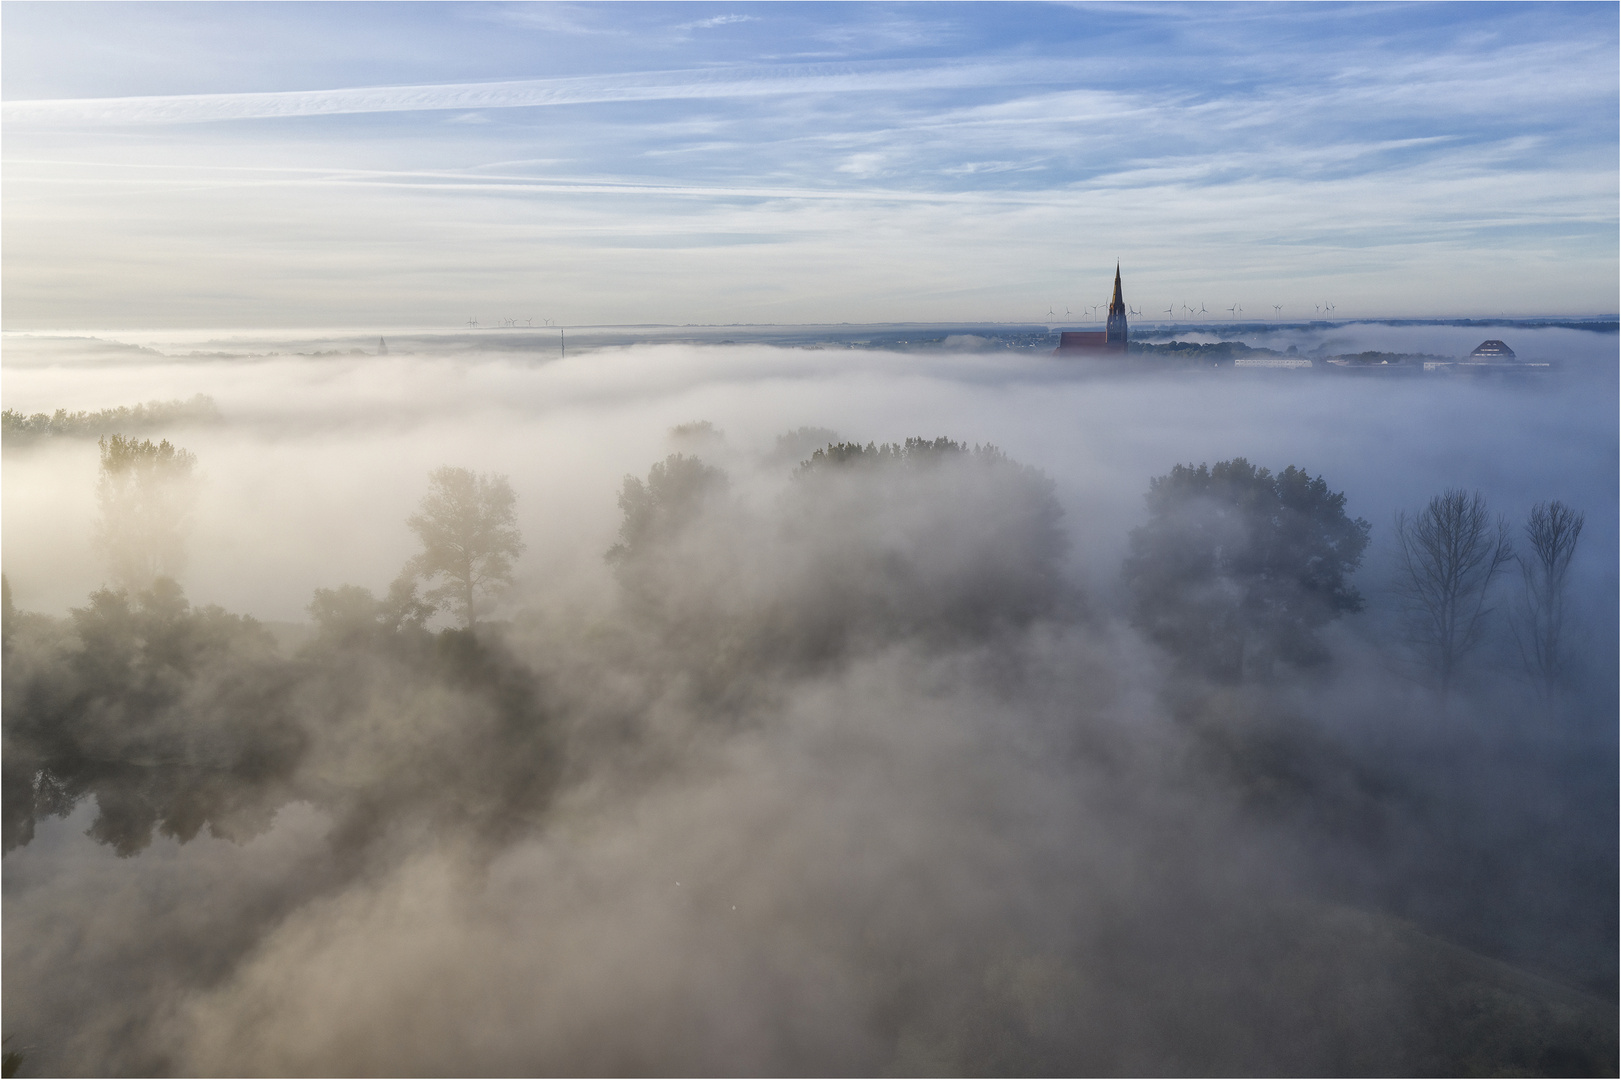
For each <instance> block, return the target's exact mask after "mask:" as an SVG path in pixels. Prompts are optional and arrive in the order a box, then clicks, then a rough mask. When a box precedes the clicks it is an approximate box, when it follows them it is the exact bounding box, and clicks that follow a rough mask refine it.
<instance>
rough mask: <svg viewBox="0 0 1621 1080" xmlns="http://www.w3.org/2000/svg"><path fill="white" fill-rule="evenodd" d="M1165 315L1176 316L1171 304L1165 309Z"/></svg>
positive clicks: (1173, 306)
mask: <svg viewBox="0 0 1621 1080" xmlns="http://www.w3.org/2000/svg"><path fill="white" fill-rule="evenodd" d="M1165 314H1167V315H1173V316H1174V315H1175V314H1176V305H1175V304H1172V305H1171V306H1170V307H1168V308H1166V309H1165Z"/></svg>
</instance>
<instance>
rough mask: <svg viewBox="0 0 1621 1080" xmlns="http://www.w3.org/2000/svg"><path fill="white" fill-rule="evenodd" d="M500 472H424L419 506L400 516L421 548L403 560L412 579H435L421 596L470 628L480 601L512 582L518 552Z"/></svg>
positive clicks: (511, 501)
mask: <svg viewBox="0 0 1621 1080" xmlns="http://www.w3.org/2000/svg"><path fill="white" fill-rule="evenodd" d="M517 501H518V497H517V495H515V494H514V493H513V491H512V485H511V484H510V483H509V482H508V481H507V478H506V477H505V476H489V475H485V474H483V473H475V472H472V471H470V470H468V469H458V468H454V467H452V466H449V465H447V466H445V467H443V468H440V469H435V470H434V471H433V472H432V473H430V474H429V475H428V494H427V495H426V496H424V497H423V499H422V508H421V510H419V511H418V512H417V513H415V514H412V515H411V517H410V518H408V519H407V520H406V524H407V525H409V526H410V527H411V530H412V531H413V532H415V533H416V534H417V536H418V538H420V539H421V541H422V552H421V554H419V555H417V556H416V557H415V558H414V559H412V560H411V561H410V562H409V563H408V564H406V568H405V574H406V576H407V577H409V578H412V579H422V578H426V579H428V580H429V581H433V580H435V579H437V580H438V581H439V584H437V585H435V586H433V587H431V588H429V590H428V591H427V593H426V600H427V601H428V602H429V603H431V604H434V605H448V606H449V607H451V609H452V610H454V611H455V612H456V613H457V614H458V615H460V616H461V617H462V618H463V619H464V620H466V624H467V629H469V630H472V629H473V628H474V627H475V626H476V624H477V619H478V611H479V608H480V606H481V604H483V603H485V602H487V601H488V600H489V598H490V597H491V596H492V595H494V594H495V593H496V592H497V591H499V590H500V589H502V588H504V587H507V586H510V585H511V584H512V560H513V559H515V558H517V557H518V556H519V555H520V554H522V553H523V549H524V545H523V539H522V537H521V536H520V534H519V532H518V525H517V516H516V514H515V513H514V506H515V505H516V503H517Z"/></svg>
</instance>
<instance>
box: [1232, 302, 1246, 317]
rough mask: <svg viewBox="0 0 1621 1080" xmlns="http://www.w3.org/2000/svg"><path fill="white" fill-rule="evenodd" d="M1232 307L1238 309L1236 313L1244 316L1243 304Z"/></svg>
mask: <svg viewBox="0 0 1621 1080" xmlns="http://www.w3.org/2000/svg"><path fill="white" fill-rule="evenodd" d="M1233 306H1234V307H1235V308H1237V309H1238V313H1239V314H1240V315H1242V314H1244V305H1243V304H1234V305H1233Z"/></svg>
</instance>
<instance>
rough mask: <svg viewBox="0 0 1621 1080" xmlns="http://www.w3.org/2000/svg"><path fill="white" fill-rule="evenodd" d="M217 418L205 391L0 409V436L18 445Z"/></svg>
mask: <svg viewBox="0 0 1621 1080" xmlns="http://www.w3.org/2000/svg"><path fill="white" fill-rule="evenodd" d="M219 418H220V412H219V409H218V407H216V406H215V404H214V400H213V399H212V398H210V397H208V396H206V395H204V394H198V395H197V396H196V397H194V398H192V399H191V400H190V401H181V400H175V401H149V402H147V403H146V404H144V405H135V406H129V405H120V406H118V407H117V408H115V409H102V410H100V411H98V412H84V411H80V412H73V413H70V412H68V411H67V410H66V409H57V410H56V412H55V413H51V414H46V413H34V414H33V415H31V416H30V415H25V414H23V413H20V412H18V411H17V410H15V409H6V410H5V411H4V412H0V439H3V440H4V443H5V445H6V446H20V445H25V444H28V443H33V442H37V441H38V440H40V439H47V438H99V437H101V436H102V435H106V434H109V433H110V432H114V431H151V430H154V429H157V428H161V427H166V426H169V425H171V424H182V423H191V424H196V423H212V422H215V421H218V420H219Z"/></svg>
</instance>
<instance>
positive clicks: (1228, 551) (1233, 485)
mask: <svg viewBox="0 0 1621 1080" xmlns="http://www.w3.org/2000/svg"><path fill="white" fill-rule="evenodd" d="M1147 502H1148V514H1149V520H1148V523H1147V524H1145V525H1143V526H1141V527H1139V528H1137V529H1135V530H1133V531H1132V534H1131V552H1130V555H1129V556H1128V557H1127V559H1126V564H1125V576H1126V583H1127V585H1128V587H1129V589H1130V590H1131V595H1132V600H1133V605H1134V611H1133V615H1134V621H1135V623H1136V625H1137V626H1138V627H1139V628H1140V629H1142V630H1143V631H1145V632H1146V633H1147V634H1148V636H1149V637H1150V638H1151V639H1152V640H1154V641H1155V642H1157V643H1158V644H1160V645H1162V646H1164V647H1165V648H1167V649H1169V650H1170V651H1171V652H1172V653H1173V654H1174V655H1176V656H1177V657H1178V658H1179V659H1181V660H1182V661H1184V662H1186V663H1187V664H1189V665H1190V666H1192V667H1195V668H1197V669H1199V670H1202V671H1204V672H1206V673H1208V674H1210V675H1213V676H1216V677H1219V678H1226V679H1237V678H1241V677H1243V675H1244V674H1246V672H1256V671H1260V672H1262V673H1264V672H1265V671H1267V670H1269V669H1270V667H1271V665H1272V663H1273V662H1274V661H1278V660H1281V661H1285V662H1288V663H1291V664H1295V665H1302V666H1304V665H1311V664H1317V663H1321V662H1322V661H1324V660H1326V659H1327V654H1326V652H1325V651H1324V649H1323V647H1322V644H1321V643H1320V642H1319V640H1318V638H1317V636H1316V633H1315V631H1316V630H1317V629H1319V628H1320V627H1322V626H1323V625H1325V624H1326V623H1328V622H1329V621H1331V620H1333V619H1335V618H1337V617H1339V616H1340V615H1342V614H1345V613H1348V612H1355V611H1360V610H1361V609H1362V597H1361V594H1360V593H1358V592H1357V590H1356V589H1355V588H1353V587H1352V586H1351V585H1350V583H1349V581H1348V580H1347V579H1348V577H1349V575H1350V574H1352V573H1353V572H1354V571H1355V570H1356V569H1357V567H1358V566H1360V565H1361V561H1362V552H1363V550H1364V549H1365V548H1366V547H1367V543H1368V532H1369V525H1368V523H1367V522H1366V521H1364V520H1362V519H1361V518H1357V519H1355V520H1352V519H1351V518H1349V517H1347V516H1346V513H1345V496H1344V495H1343V494H1340V493H1336V492H1332V491H1330V490H1329V489H1328V485H1327V483H1325V482H1324V481H1323V479H1322V477H1317V478H1315V479H1314V478H1312V477H1311V476H1310V475H1308V474H1307V473H1306V472H1304V471H1303V470H1301V469H1298V468H1296V467H1295V466H1292V465H1291V466H1289V467H1288V468H1287V469H1285V470H1284V471H1283V472H1281V473H1278V474H1277V475H1275V476H1274V475H1273V474H1272V473H1271V472H1269V471H1268V470H1266V469H1257V468H1256V467H1255V466H1253V465H1251V464H1250V463H1249V462H1248V461H1246V460H1244V459H1243V458H1235V459H1233V460H1232V461H1222V462H1218V463H1217V464H1216V465H1215V466H1213V467H1208V468H1207V467H1206V466H1204V465H1200V466H1199V467H1198V468H1194V467H1192V466H1191V465H1177V466H1175V467H1174V468H1173V469H1172V470H1171V471H1170V473H1169V474H1167V475H1165V476H1160V477H1155V478H1154V479H1153V480H1151V481H1150V483H1149V490H1148V496H1147Z"/></svg>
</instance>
